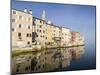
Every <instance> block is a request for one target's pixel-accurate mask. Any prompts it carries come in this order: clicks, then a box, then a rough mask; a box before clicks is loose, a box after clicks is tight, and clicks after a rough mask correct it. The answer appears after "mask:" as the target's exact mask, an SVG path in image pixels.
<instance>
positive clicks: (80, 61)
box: [12, 46, 95, 73]
mask: <svg viewBox="0 0 100 75" xmlns="http://www.w3.org/2000/svg"><path fill="white" fill-rule="evenodd" d="M88 49H91V50H90V51H91V52H90V51H89V50H88ZM94 49H95V48H93V46H92V48H91V47H89V46H79V47H70V48H57V49H48V50H42V51H38V52H31V53H25V54H21V55H18V56H15V57H13V60H12V72H13V73H35V72H51V71H69V70H84V69H95V53H94V52H95V51H94ZM93 51H94V52H93Z"/></svg>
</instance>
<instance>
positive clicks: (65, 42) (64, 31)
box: [61, 27, 71, 47]
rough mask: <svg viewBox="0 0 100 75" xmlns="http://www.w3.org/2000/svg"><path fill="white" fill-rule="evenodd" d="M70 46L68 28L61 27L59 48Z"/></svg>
mask: <svg viewBox="0 0 100 75" xmlns="http://www.w3.org/2000/svg"><path fill="white" fill-rule="evenodd" d="M70 45H71V31H70V29H68V28H64V27H61V46H63V47H65V46H70Z"/></svg>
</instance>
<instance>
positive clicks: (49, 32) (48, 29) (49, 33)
mask: <svg viewBox="0 0 100 75" xmlns="http://www.w3.org/2000/svg"><path fill="white" fill-rule="evenodd" d="M53 29H54V26H53V24H52V23H51V22H50V21H48V22H47V23H46V34H45V36H46V38H45V40H46V43H45V44H46V45H53V43H54V40H53Z"/></svg>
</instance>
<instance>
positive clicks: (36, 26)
mask: <svg viewBox="0 0 100 75" xmlns="http://www.w3.org/2000/svg"><path fill="white" fill-rule="evenodd" d="M33 18H34V21H33V32H36V34H37V38H36V43H37V44H39V45H41V46H45V29H46V21H45V13H44V11H43V13H42V18H41V19H40V18H36V17H33Z"/></svg>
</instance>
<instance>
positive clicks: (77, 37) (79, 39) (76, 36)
mask: <svg viewBox="0 0 100 75" xmlns="http://www.w3.org/2000/svg"><path fill="white" fill-rule="evenodd" d="M71 36H72V39H71V41H72V45H84V43H85V41H84V37H83V36H82V35H81V34H80V33H79V32H71Z"/></svg>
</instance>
